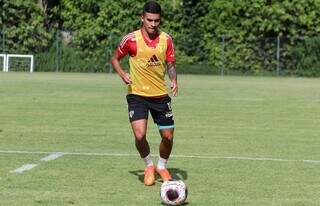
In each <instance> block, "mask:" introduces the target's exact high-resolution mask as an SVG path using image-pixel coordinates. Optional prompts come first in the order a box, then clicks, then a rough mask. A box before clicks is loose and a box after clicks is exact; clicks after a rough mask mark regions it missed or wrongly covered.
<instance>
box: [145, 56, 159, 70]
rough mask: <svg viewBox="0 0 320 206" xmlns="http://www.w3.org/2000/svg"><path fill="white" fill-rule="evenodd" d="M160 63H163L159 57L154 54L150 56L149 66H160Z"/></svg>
mask: <svg viewBox="0 0 320 206" xmlns="http://www.w3.org/2000/svg"><path fill="white" fill-rule="evenodd" d="M160 65H161V62H160V61H159V59H158V57H157V56H156V55H152V57H151V58H150V60H149V61H148V63H147V67H150V66H160Z"/></svg>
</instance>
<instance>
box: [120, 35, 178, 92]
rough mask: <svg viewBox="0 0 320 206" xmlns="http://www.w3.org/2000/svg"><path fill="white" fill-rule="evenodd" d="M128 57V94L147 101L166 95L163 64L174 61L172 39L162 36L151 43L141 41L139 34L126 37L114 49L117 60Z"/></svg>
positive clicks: (145, 39) (142, 38) (145, 40)
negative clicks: (144, 97)
mask: <svg viewBox="0 0 320 206" xmlns="http://www.w3.org/2000/svg"><path fill="white" fill-rule="evenodd" d="M126 54H130V59H129V64H130V77H131V80H132V83H131V84H130V85H128V93H129V94H136V95H140V96H146V97H156V96H162V95H166V94H168V92H167V87H166V82H165V69H166V62H173V61H175V58H174V49H173V43H172V38H171V37H170V36H169V35H168V34H166V33H164V32H161V33H160V34H159V36H158V37H157V38H155V39H154V40H149V39H148V38H146V37H144V36H143V34H142V31H141V30H137V31H135V32H133V33H130V34H128V35H127V36H125V37H124V38H123V40H122V42H121V43H120V46H119V47H118V49H117V55H118V57H123V56H125V55H126Z"/></svg>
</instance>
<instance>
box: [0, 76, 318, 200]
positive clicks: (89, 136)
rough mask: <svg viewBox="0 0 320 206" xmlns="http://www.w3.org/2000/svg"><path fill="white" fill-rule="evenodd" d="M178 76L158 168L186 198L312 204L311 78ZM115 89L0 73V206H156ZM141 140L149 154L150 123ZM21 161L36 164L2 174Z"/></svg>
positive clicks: (314, 90) (95, 82)
mask: <svg viewBox="0 0 320 206" xmlns="http://www.w3.org/2000/svg"><path fill="white" fill-rule="evenodd" d="M179 82H180V91H179V96H178V97H177V98H173V109H174V115H175V123H176V130H175V145H174V149H173V156H172V158H171V159H170V161H169V162H168V167H169V169H170V170H171V172H172V173H173V175H174V176H175V177H176V178H179V179H182V180H183V181H185V182H186V184H187V185H188V187H189V197H188V205H191V206H193V205H200V206H201V205H205V206H207V205H219V206H220V205H228V206H229V205H237V206H238V205H243V206H248V205H258V206H264V205H265V206H270V205H272V206H275V205H279V206H280V205H299V206H300V205H306V206H310V205H311V206H312V205H320V198H319V197H320V190H319V188H320V175H319V170H320V149H319V148H320V139H319V137H320V127H319V125H320V118H319V114H320V79H304V78H275V77H232V76H225V77H219V76H200V75H199V76H195V75H180V76H179ZM125 94H126V88H125V86H124V85H123V84H122V82H121V80H120V78H119V77H117V76H116V75H110V74H76V73H33V74H29V73H14V72H11V73H0V150H1V151H2V152H0V206H18V205H19V206H21V205H24V206H36V205H45V206H55V205H59V206H65V205H66V206H67V205H77V206H78V205H79V206H86V205H90V206H98V205H99V206H100V205H101V206H102V205H103V206H104V205H139V206H140V205H148V206H149V205H150V206H154V205H159V206H161V205H162V204H161V202H160V198H159V188H160V185H161V182H160V181H157V183H156V185H155V186H152V187H145V186H144V185H143V183H142V182H141V178H142V173H143V167H144V163H143V162H142V161H141V160H140V158H139V157H138V155H137V152H136V149H135V147H134V139H133V136H132V132H131V128H130V125H129V123H128V118H127V106H126V100H125ZM148 140H149V142H150V144H151V150H152V153H153V155H154V160H155V161H156V160H157V157H156V156H157V150H158V144H159V141H160V138H159V135H158V131H157V129H156V126H154V124H153V123H152V121H149V129H148ZM3 151H28V152H57V151H59V152H68V153H73V154H65V155H64V156H62V157H60V158H58V159H56V160H53V161H49V162H43V161H40V159H41V158H43V157H45V156H47V155H48V154H45V153H43V154H42V153H32V154H31V153H29V154H27V153H21V154H18V153H15V152H13V153H4V152H3ZM74 153H78V155H75V154H74ZM84 153H90V154H91V153H96V154H95V155H85V154H84ZM99 154H105V155H99ZM106 154H130V156H108V155H106ZM179 155H189V156H198V158H191V157H182V156H179ZM205 157H207V158H205ZM227 157H234V158H231V159H228V158H227ZM243 157H248V158H255V159H244V158H243ZM236 158H240V159H236ZM259 158H271V159H269V160H267V159H266V160H263V159H259ZM275 159H280V160H288V161H276V160H275ZM289 160H292V161H289ZM302 160H316V161H317V162H314V163H311V162H303V161H302ZM28 163H30V164H37V167H35V168H34V169H32V170H29V171H25V172H23V173H21V174H15V173H11V172H10V171H12V170H15V169H17V168H19V167H21V166H22V165H24V164H28Z"/></svg>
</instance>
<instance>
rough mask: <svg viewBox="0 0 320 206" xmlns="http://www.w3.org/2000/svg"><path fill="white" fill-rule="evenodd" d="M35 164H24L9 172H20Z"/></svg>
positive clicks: (31, 167)
mask: <svg viewBox="0 0 320 206" xmlns="http://www.w3.org/2000/svg"><path fill="white" fill-rule="evenodd" d="M36 166H37V165H36V164H25V165H22V166H21V167H19V168H18V169H15V170H12V171H10V173H22V172H24V171H27V170H32V169H33V168H34V167H36Z"/></svg>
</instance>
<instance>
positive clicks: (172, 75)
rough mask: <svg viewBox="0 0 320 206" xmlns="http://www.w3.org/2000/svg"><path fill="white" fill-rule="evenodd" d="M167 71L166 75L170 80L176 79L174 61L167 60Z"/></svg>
mask: <svg viewBox="0 0 320 206" xmlns="http://www.w3.org/2000/svg"><path fill="white" fill-rule="evenodd" d="M167 71H168V76H169V78H170V80H171V81H173V80H177V73H176V69H175V66H174V62H168V64H167Z"/></svg>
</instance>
